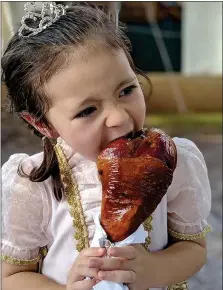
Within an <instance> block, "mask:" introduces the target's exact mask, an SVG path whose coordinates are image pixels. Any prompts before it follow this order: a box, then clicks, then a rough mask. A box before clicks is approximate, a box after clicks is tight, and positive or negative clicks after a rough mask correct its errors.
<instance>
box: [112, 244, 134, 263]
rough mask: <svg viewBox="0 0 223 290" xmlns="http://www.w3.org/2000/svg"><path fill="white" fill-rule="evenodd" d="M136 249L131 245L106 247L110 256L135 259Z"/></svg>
mask: <svg viewBox="0 0 223 290" xmlns="http://www.w3.org/2000/svg"><path fill="white" fill-rule="evenodd" d="M136 254H137V251H136V249H135V248H134V247H132V246H126V247H120V248H119V247H112V248H109V249H108V255H110V256H112V257H119V258H124V259H129V260H132V259H135V258H136Z"/></svg>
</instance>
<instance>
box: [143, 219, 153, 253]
mask: <svg viewBox="0 0 223 290" xmlns="http://www.w3.org/2000/svg"><path fill="white" fill-rule="evenodd" d="M152 221H153V216H152V215H151V216H149V217H148V218H147V219H146V221H145V222H144V223H143V226H144V229H145V231H147V233H148V236H147V238H146V241H145V243H144V244H143V247H144V248H145V249H146V250H147V251H148V252H149V245H150V244H151V238H150V235H149V234H150V232H151V231H152V229H153V226H152Z"/></svg>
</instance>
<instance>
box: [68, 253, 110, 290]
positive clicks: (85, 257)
mask: <svg viewBox="0 0 223 290" xmlns="http://www.w3.org/2000/svg"><path fill="white" fill-rule="evenodd" d="M105 252H106V251H105V249H102V248H88V249H84V250H83V251H82V252H81V253H80V254H79V256H78V258H77V260H76V261H75V263H74V264H73V266H72V268H71V269H70V271H69V273H68V276H67V286H66V290H91V289H92V287H93V286H94V285H95V284H96V283H97V281H98V272H99V269H98V268H97V267H89V266H90V264H91V261H92V259H95V258H96V257H97V259H99V257H102V256H104V255H105ZM85 277H89V278H93V279H91V280H90V279H89V280H83V279H84V278H85Z"/></svg>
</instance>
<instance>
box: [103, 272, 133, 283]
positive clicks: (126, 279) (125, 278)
mask: <svg viewBox="0 0 223 290" xmlns="http://www.w3.org/2000/svg"><path fill="white" fill-rule="evenodd" d="M98 278H99V279H100V280H107V281H112V282H116V283H134V281H135V279H136V273H135V272H133V271H122V270H117V271H99V272H98Z"/></svg>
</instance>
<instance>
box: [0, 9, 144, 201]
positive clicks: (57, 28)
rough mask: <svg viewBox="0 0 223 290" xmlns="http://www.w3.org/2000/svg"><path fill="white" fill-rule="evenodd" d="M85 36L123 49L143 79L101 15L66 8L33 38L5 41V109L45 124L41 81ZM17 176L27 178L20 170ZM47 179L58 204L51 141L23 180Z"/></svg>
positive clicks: (121, 37)
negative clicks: (36, 166)
mask: <svg viewBox="0 0 223 290" xmlns="http://www.w3.org/2000/svg"><path fill="white" fill-rule="evenodd" d="M89 38H91V39H95V38H97V40H100V43H101V44H102V45H105V46H106V47H107V48H109V49H115V50H118V49H122V50H124V52H125V54H126V56H127V58H128V60H129V63H130V65H131V67H132V69H133V70H134V71H135V72H136V73H140V74H142V75H143V73H142V72H139V71H137V70H136V68H135V67H134V64H133V61H132V58H131V56H130V53H129V51H130V48H131V46H130V42H129V40H128V38H127V37H126V35H125V34H124V32H123V30H122V29H121V28H120V27H119V28H117V27H116V25H115V23H114V22H113V21H112V20H110V19H109V17H108V15H107V14H106V13H104V12H102V11H101V10H99V9H98V8H97V7H92V5H91V6H89V5H75V6H71V7H70V8H68V9H67V11H66V14H65V15H63V16H61V17H60V19H59V20H58V21H56V22H55V23H53V24H52V25H51V26H50V27H48V28H47V29H45V30H43V31H42V32H40V33H39V34H37V35H35V36H30V37H28V38H22V37H20V36H19V35H18V33H16V34H15V35H14V36H13V37H12V39H11V41H10V42H9V44H8V47H7V49H6V50H5V52H4V55H3V57H2V80H3V81H4V83H5V85H6V87H7V96H8V99H9V101H10V111H11V112H13V113H16V114H19V113H21V112H23V111H28V112H29V113H30V114H33V115H34V116H36V117H37V118H38V120H40V121H41V122H42V123H43V124H44V125H46V126H49V125H50V124H49V123H48V121H47V119H46V118H45V114H46V112H47V110H48V109H49V107H50V99H49V98H48V97H47V95H46V92H45V91H44V89H43V88H44V83H46V82H47V81H48V80H49V79H50V77H51V76H52V75H53V73H54V72H55V70H57V69H59V68H61V67H62V66H64V65H66V62H65V59H66V60H67V59H69V57H67V56H69V54H70V53H71V49H73V48H75V47H78V46H80V45H83V44H84V43H85V41H86V40H88V39H89ZM144 77H146V78H147V76H146V75H144ZM147 79H148V78H147ZM29 127H30V126H29ZM32 129H33V130H34V133H35V134H36V135H38V136H40V137H43V136H42V135H41V134H40V133H39V132H38V131H37V130H35V129H34V128H32ZM19 173H20V174H21V175H23V176H24V175H25V176H27V175H26V174H25V173H24V172H23V171H22V170H20V171H19ZM49 177H51V178H52V182H53V189H54V195H55V197H56V199H57V200H58V201H60V200H61V199H62V197H63V184H62V181H61V177H60V171H59V165H58V161H57V158H56V154H55V152H54V149H53V145H52V143H51V141H50V140H49V139H47V138H45V139H44V157H43V161H42V164H41V165H40V167H39V168H34V169H33V170H32V171H31V173H30V175H29V179H30V180H31V181H33V182H42V181H44V180H46V179H47V178H49Z"/></svg>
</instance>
